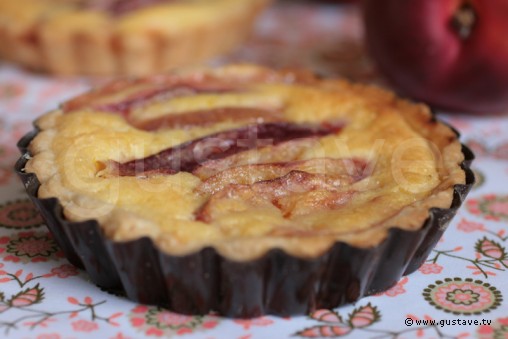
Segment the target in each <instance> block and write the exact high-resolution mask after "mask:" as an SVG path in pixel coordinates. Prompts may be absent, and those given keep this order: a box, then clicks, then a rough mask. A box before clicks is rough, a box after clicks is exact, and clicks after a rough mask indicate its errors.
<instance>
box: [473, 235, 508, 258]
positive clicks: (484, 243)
mask: <svg viewBox="0 0 508 339" xmlns="http://www.w3.org/2000/svg"><path fill="white" fill-rule="evenodd" d="M475 249H476V251H477V252H478V253H481V254H483V255H484V256H486V257H489V258H492V259H497V260H504V259H506V258H507V255H506V252H505V249H504V247H502V246H501V245H500V244H498V243H497V242H495V241H492V240H489V239H487V238H486V237H484V238H483V239H481V240H479V241H478V242H477V243H476V245H475Z"/></svg>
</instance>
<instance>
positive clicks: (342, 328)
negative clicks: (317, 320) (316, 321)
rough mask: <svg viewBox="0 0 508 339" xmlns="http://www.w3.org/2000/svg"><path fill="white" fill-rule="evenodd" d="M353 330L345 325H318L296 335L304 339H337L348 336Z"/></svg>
mask: <svg viewBox="0 0 508 339" xmlns="http://www.w3.org/2000/svg"><path fill="white" fill-rule="evenodd" d="M351 330H352V328H351V327H349V326H347V325H345V324H337V325H333V326H331V325H325V326H323V325H318V326H314V327H310V328H306V329H304V330H303V331H299V332H297V333H296V334H295V335H296V336H299V337H304V338H337V337H341V336H344V335H346V334H348V333H349V332H351Z"/></svg>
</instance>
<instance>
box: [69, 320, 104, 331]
mask: <svg viewBox="0 0 508 339" xmlns="http://www.w3.org/2000/svg"><path fill="white" fill-rule="evenodd" d="M71 325H72V329H73V330H74V331H76V332H93V331H95V330H97V329H98V328H99V325H97V324H96V323H94V322H93V321H88V320H83V319H81V320H76V321H74V322H72V323H71Z"/></svg>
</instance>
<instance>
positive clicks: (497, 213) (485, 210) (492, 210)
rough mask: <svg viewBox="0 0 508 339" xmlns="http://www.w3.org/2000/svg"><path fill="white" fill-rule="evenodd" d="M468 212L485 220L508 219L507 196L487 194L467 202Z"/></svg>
mask: <svg viewBox="0 0 508 339" xmlns="http://www.w3.org/2000/svg"><path fill="white" fill-rule="evenodd" d="M467 207H468V209H469V212H471V213H472V214H475V215H483V217H484V218H485V219H487V220H496V221H498V220H501V219H508V196H503V195H499V196H498V195H495V194H488V195H484V196H483V197H481V198H479V199H471V200H468V202H467Z"/></svg>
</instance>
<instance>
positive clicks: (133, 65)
mask: <svg viewBox="0 0 508 339" xmlns="http://www.w3.org/2000/svg"><path fill="white" fill-rule="evenodd" d="M118 2H119V1H116V0H104V1H97V0H19V1H11V0H0V41H1V43H0V58H5V59H7V60H11V61H13V62H17V63H20V64H22V65H24V66H26V67H29V68H31V69H35V70H42V71H46V72H50V73H54V74H59V75H74V74H85V75H120V74H122V75H147V74H154V73H157V72H161V71H164V70H169V69H172V68H175V67H179V66H184V65H185V66H188V65H194V64H199V63H201V62H203V61H205V60H206V59H209V58H211V57H213V56H216V55H219V54H223V53H225V52H227V51H229V50H231V49H232V48H233V47H234V46H236V45H237V44H238V43H239V42H240V41H241V40H242V39H243V38H244V37H245V36H246V35H247V34H248V32H249V30H250V29H251V27H252V25H253V22H254V20H255V18H256V17H257V16H258V14H259V13H260V11H261V10H262V9H264V8H265V7H266V6H267V5H268V3H269V2H270V0H187V1H184V0H173V1H164V0H144V1H140V0H128V1H123V2H124V3H127V2H128V3H133V4H135V6H134V5H133V9H132V10H129V11H126V10H125V9H123V10H122V11H121V12H120V10H119V9H118V8H117V7H119V6H118V5H115V4H116V3H118ZM138 3H139V4H138ZM143 3H146V4H143ZM106 4H109V5H106ZM124 7H125V6H124Z"/></svg>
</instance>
